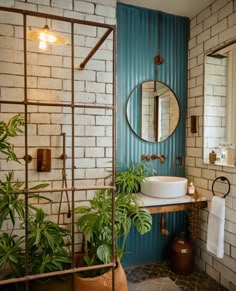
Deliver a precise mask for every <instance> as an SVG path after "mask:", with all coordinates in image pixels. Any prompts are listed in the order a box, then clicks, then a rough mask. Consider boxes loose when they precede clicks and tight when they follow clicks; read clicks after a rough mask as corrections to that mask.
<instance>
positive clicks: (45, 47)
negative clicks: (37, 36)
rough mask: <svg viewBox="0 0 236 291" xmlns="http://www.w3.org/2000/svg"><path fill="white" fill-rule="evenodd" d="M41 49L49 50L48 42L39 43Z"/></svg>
mask: <svg viewBox="0 0 236 291" xmlns="http://www.w3.org/2000/svg"><path fill="white" fill-rule="evenodd" d="M39 48H40V49H41V50H46V49H47V42H46V41H44V40H41V41H40V42H39Z"/></svg>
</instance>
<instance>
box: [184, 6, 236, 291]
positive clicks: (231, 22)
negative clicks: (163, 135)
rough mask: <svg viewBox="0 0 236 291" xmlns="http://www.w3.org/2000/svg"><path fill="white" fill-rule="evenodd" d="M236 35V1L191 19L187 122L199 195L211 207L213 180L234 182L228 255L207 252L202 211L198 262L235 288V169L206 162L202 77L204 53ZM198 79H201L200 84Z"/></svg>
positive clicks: (189, 161) (190, 165)
mask: <svg viewBox="0 0 236 291" xmlns="http://www.w3.org/2000/svg"><path fill="white" fill-rule="evenodd" d="M235 37H236V3H235V1H230V0H224V1H223V0H216V1H215V2H213V4H212V5H210V6H209V7H207V8H206V9H204V10H203V11H202V12H201V13H199V14H198V15H196V16H195V17H193V18H192V19H191V22H190V41H189V80H188V83H189V91H188V109H187V110H188V114H187V121H186V137H187V140H186V175H187V176H188V177H190V178H191V179H192V181H193V182H194V184H195V186H196V188H197V190H198V191H199V192H200V194H202V195H204V196H207V197H208V200H209V207H210V201H211V198H212V192H211V186H212V183H213V181H214V179H215V178H216V177H218V176H221V175H223V176H226V177H227V178H228V179H229V180H230V182H231V183H232V188H231V194H230V196H228V197H227V198H226V222H225V256H224V258H223V259H217V258H215V257H213V256H212V255H211V254H210V253H208V252H207V251H206V223H207V218H208V210H202V211H201V230H200V235H199V240H198V242H197V246H198V250H197V252H196V254H197V258H196V262H197V264H198V266H199V267H200V268H201V269H203V270H204V271H206V272H207V274H209V275H210V276H211V277H213V278H214V279H215V280H217V281H218V282H220V283H221V284H222V285H224V286H225V287H226V288H228V289H229V290H235V288H236V268H235V266H236V255H235V254H236V251H235V247H236V246H235V245H236V220H235V217H236V208H235V206H236V194H235V191H236V179H235V176H236V175H235V174H236V168H228V167H221V166H215V165H214V166H212V165H207V164H203V103H204V102H203V100H204V95H203V94H204V93H203V90H204V88H203V87H204V84H203V77H204V55H206V54H207V53H209V52H210V51H211V50H213V49H214V48H217V47H219V46H220V45H223V44H225V43H226V42H229V41H231V40H233V39H235ZM212 69H214V67H212ZM222 69H223V68H222ZM198 78H201V79H198ZM216 78H217V76H214V78H212V84H213V83H214V82H215V85H217V86H214V85H211V83H209V86H208V87H207V88H206V92H205V94H208V95H211V94H212V93H213V91H214V93H215V94H217V95H219V96H224V94H225V89H224V86H222V82H221V80H216ZM209 79H210V78H209ZM198 80H201V81H200V83H199V82H198ZM220 83H221V84H220ZM216 98H219V102H221V101H222V98H223V97H215V99H216ZM207 100H208V103H209V104H208V106H209V107H211V100H210V99H207ZM217 110H218V111H217V114H215V117H212V116H209V117H208V118H207V124H208V126H211V125H212V124H219V123H220V122H221V121H222V120H221V118H222V116H223V112H222V111H221V110H220V108H218V109H217ZM210 111H211V112H213V110H212V108H211V109H210V110H209V112H210ZM214 112H215V110H214ZM205 113H206V112H205ZM191 115H198V116H199V131H198V132H197V133H196V134H193V133H191V130H190V116H191ZM217 116H218V117H217ZM211 133H212V132H211V130H209V135H208V136H209V143H210V138H211V136H212V134H211ZM218 134H221V133H220V130H218Z"/></svg>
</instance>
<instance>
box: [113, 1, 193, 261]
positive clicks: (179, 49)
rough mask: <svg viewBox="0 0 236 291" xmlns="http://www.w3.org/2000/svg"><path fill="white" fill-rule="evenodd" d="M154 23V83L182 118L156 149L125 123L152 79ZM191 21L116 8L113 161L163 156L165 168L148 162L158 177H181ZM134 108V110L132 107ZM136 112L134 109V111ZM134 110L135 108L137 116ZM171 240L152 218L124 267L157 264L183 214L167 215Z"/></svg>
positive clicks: (132, 238) (132, 243)
mask: <svg viewBox="0 0 236 291" xmlns="http://www.w3.org/2000/svg"><path fill="white" fill-rule="evenodd" d="M158 17H161V19H160V20H161V27H160V31H161V41H160V45H161V55H162V56H163V57H164V59H165V62H164V64H162V65H160V66H158V79H159V80H160V81H163V82H164V83H166V84H167V85H169V86H170V87H171V88H172V90H173V91H174V92H175V93H176V95H177V98H178V101H179V104H180V108H181V118H180V122H179V125H178V127H177V129H176V131H175V133H174V134H173V135H172V136H171V137H169V138H168V139H167V140H165V141H163V142H160V143H151V142H146V141H143V140H142V139H140V138H139V137H137V135H135V134H134V132H133V131H132V130H131V129H130V127H129V125H128V122H127V119H126V103H127V99H128V96H129V94H130V93H131V92H132V90H133V89H134V88H135V87H136V86H137V85H138V84H140V83H142V82H144V81H148V80H154V79H155V65H154V63H153V58H154V57H155V56H156V55H157V54H158V43H157V39H158V23H160V22H159V21H158ZM188 30H189V20H188V19H187V18H184V17H179V16H174V15H169V14H165V13H161V12H157V11H154V10H149V9H143V8H138V7H134V6H130V5H125V4H121V3H118V5H117V161H118V162H119V164H121V165H122V164H123V165H125V166H129V165H130V163H131V162H134V163H136V162H138V161H140V158H141V155H142V154H150V155H151V154H164V155H165V156H166V157H167V160H166V161H165V163H164V164H160V162H159V161H150V162H149V165H150V166H151V167H153V168H154V169H156V171H157V173H158V174H160V175H176V176H184V167H182V168H181V167H175V166H174V165H173V163H174V158H175V157H176V156H182V157H183V158H184V156H185V117H186V113H185V111H186V100H187V42H188ZM134 106H135V105H134ZM136 106H138V105H136ZM137 109H138V108H136V110H137ZM166 217H167V223H168V228H169V230H170V236H168V237H162V236H161V235H160V215H154V216H153V229H152V231H151V232H150V233H148V234H146V235H144V236H142V237H140V236H139V235H138V234H136V233H135V230H134V229H132V231H131V233H130V235H129V238H128V240H127V254H126V255H125V257H124V260H123V263H124V264H125V265H135V264H142V263H146V262H152V261H159V260H162V259H164V258H165V257H166V250H167V249H168V248H169V246H170V241H171V239H172V238H173V236H174V235H175V234H178V233H179V232H180V231H182V228H183V227H184V226H185V212H180V213H179V212H178V213H169V214H166Z"/></svg>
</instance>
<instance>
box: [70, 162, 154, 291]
mask: <svg viewBox="0 0 236 291" xmlns="http://www.w3.org/2000/svg"><path fill="white" fill-rule="evenodd" d="M144 179H145V175H144V168H143V165H141V164H139V165H138V166H137V168H135V167H134V166H133V165H132V166H131V168H130V169H128V170H127V171H125V172H122V173H120V174H118V175H117V176H116V185H119V187H118V191H117V192H116V195H115V205H114V218H115V222H114V237H115V251H116V257H117V269H116V270H115V272H116V273H115V286H116V289H117V290H121V291H126V290H127V281H126V277H125V273H124V271H123V269H122V267H121V265H120V260H121V259H122V256H123V254H124V252H125V243H126V239H127V236H128V234H129V231H130V228H131V226H132V225H134V227H135V228H136V229H137V231H138V233H140V234H141V235H143V234H145V233H147V232H148V231H150V230H151V227H152V216H151V214H150V213H149V212H148V211H147V210H146V209H144V208H142V201H140V200H139V198H138V196H137V195H136V194H134V193H131V192H132V191H133V190H138V186H139V183H141V182H142V181H143V180H144ZM122 191H124V192H122ZM75 213H77V214H79V215H80V217H79V220H78V226H79V229H80V230H81V231H82V232H83V235H84V252H85V254H84V256H83V261H84V264H85V265H86V266H91V265H97V264H105V263H109V262H111V261H112V191H111V190H97V191H96V193H95V196H94V198H93V199H92V200H91V201H90V207H88V206H79V207H77V208H75ZM100 276H102V278H101V277H100ZM91 277H92V278H91ZM75 280H76V285H77V286H78V289H75V290H81V291H83V290H88V289H89V288H92V286H93V285H95V284H96V286H97V287H96V290H102V291H105V290H111V270H107V269H105V268H102V269H96V270H89V271H86V272H81V273H80V274H79V275H77V276H76V277H75ZM95 282H96V283H95ZM100 283H102V285H101V286H99V284H100ZM77 286H76V287H77Z"/></svg>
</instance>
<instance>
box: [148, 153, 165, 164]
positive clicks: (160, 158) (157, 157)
mask: <svg viewBox="0 0 236 291" xmlns="http://www.w3.org/2000/svg"><path fill="white" fill-rule="evenodd" d="M151 159H152V160H159V161H160V162H161V164H163V163H164V162H165V160H166V157H165V156H164V155H160V156H158V155H156V154H152V155H151Z"/></svg>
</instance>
